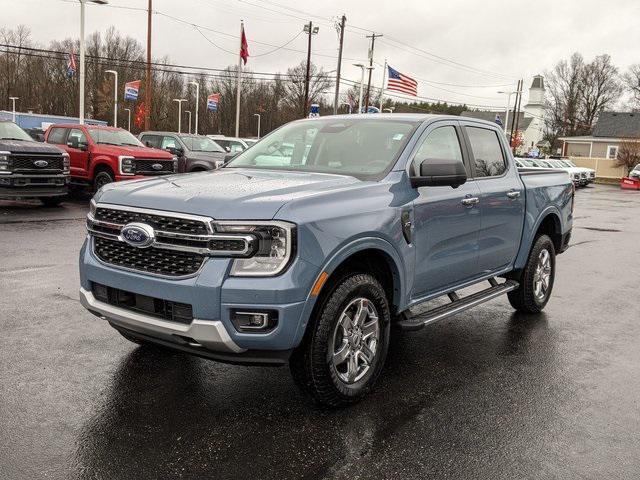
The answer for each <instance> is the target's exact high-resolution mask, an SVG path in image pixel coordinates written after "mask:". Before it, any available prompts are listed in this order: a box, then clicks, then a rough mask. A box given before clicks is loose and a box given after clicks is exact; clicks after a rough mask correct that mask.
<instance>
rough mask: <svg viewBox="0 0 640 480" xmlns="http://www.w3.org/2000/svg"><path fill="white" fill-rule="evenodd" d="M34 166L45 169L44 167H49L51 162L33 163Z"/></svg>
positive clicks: (40, 161) (37, 161)
mask: <svg viewBox="0 0 640 480" xmlns="http://www.w3.org/2000/svg"><path fill="white" fill-rule="evenodd" d="M33 164H34V165H35V166H36V167H39V168H44V167H47V166H48V165H49V162H47V161H46V160H36V161H35V162H33Z"/></svg>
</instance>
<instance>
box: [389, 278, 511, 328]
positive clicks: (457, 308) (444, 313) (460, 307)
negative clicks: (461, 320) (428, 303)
mask: <svg viewBox="0 0 640 480" xmlns="http://www.w3.org/2000/svg"><path fill="white" fill-rule="evenodd" d="M489 283H491V287H489V288H487V289H485V290H482V291H480V292H476V293H474V294H471V295H469V296H467V297H463V298H460V297H458V295H457V294H456V292H451V293H449V294H448V295H449V299H450V300H451V303H447V304H445V305H441V306H439V307H436V308H434V309H432V310H427V311H426V312H424V313H421V314H419V315H415V316H411V312H410V311H407V312H404V313H403V314H402V315H403V319H402V320H400V321H398V322H397V325H398V326H399V327H400V328H401V329H402V330H420V329H421V328H423V327H424V326H425V325H429V324H431V323H435V322H437V321H438V320H442V319H444V318H447V317H450V316H452V315H455V314H457V313H460V312H464V311H465V310H468V309H470V308H473V307H475V306H477V305H480V304H481V303H485V302H488V301H489V300H492V299H494V298H496V297H499V296H500V295H504V294H505V293H508V292H510V291H512V290H515V289H516V288H518V286H519V284H518V282H516V281H515V280H507V281H506V282H504V283H497V282H496V280H495V279H493V278H492V279H490V280H489Z"/></svg>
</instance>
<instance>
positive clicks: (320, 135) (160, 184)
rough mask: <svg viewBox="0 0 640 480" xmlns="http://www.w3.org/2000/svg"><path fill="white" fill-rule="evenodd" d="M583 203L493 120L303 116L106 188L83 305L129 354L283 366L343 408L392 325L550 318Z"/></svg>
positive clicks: (90, 224) (97, 201)
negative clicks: (182, 169) (238, 148)
mask: <svg viewBox="0 0 640 480" xmlns="http://www.w3.org/2000/svg"><path fill="white" fill-rule="evenodd" d="M573 203H574V190H573V185H572V182H571V180H570V179H569V177H568V176H567V174H566V172H564V171H559V170H551V169H549V170H542V169H535V170H531V171H527V170H526V169H525V170H521V171H518V170H517V169H516V166H515V163H514V160H513V157H512V156H511V154H510V152H509V148H508V145H507V142H506V139H505V136H504V134H503V133H502V132H501V130H500V129H499V128H498V127H497V125H495V124H492V123H489V122H484V121H480V120H474V119H466V118H465V119H462V118H460V117H447V116H437V115H404V114H381V115H353V116H347V115H344V116H334V117H323V118H317V119H306V120H300V121H295V122H292V123H289V124H287V125H285V126H283V127H281V128H279V129H278V130H276V131H274V132H272V133H271V134H269V135H267V136H266V137H264V138H263V139H262V140H260V141H259V142H258V143H257V144H256V145H254V146H253V147H252V148H250V149H248V150H246V151H245V152H243V153H241V154H240V155H238V156H237V157H236V158H235V159H234V160H232V161H231V162H230V163H229V164H228V165H226V166H225V167H224V168H221V169H219V170H216V171H211V172H205V173H197V174H184V175H171V176H164V177H158V178H153V179H147V180H132V181H128V182H120V183H118V184H108V185H105V186H104V187H103V188H102V189H100V191H98V192H97V193H96V195H95V197H94V198H93V200H92V202H91V210H90V213H89V215H88V218H87V229H88V235H87V238H86V241H85V243H84V246H83V248H82V251H81V253H80V279H81V289H80V299H81V302H82V304H83V305H84V306H85V307H86V308H87V309H88V310H89V311H91V312H92V313H93V314H95V315H96V316H98V317H99V318H102V319H105V320H107V321H108V322H109V323H110V324H111V326H112V327H114V328H115V329H116V330H117V331H118V332H119V333H120V334H122V336H124V337H125V338H126V339H128V340H131V341H133V342H136V343H140V344H157V345H161V346H164V347H169V348H172V349H175V350H180V351H183V352H189V353H192V354H195V355H199V356H202V357H207V358H211V359H215V360H219V361H224V362H230V363H240V364H261V365H264V364H271V365H283V364H287V363H288V364H289V366H290V369H291V372H292V374H293V377H294V379H295V381H296V383H298V384H299V385H300V387H301V388H302V390H303V391H305V392H306V393H308V394H310V395H311V396H312V397H314V398H315V399H316V400H317V401H318V402H320V403H323V404H327V405H331V406H340V405H345V404H349V403H353V402H355V401H357V400H358V399H360V398H361V397H362V396H363V395H365V394H366V393H367V392H368V391H369V390H370V389H371V387H372V385H373V384H374V382H375V381H376V379H377V377H378V376H379V374H380V371H381V369H382V367H383V365H384V363H385V357H386V354H387V348H388V345H389V338H390V335H394V334H396V331H401V330H403V329H404V330H416V329H419V328H421V327H424V326H425V325H428V324H430V323H432V322H435V321H437V320H440V319H443V318H446V317H448V316H450V315H453V314H456V313H458V312H461V311H463V310H465V309H468V308H471V307H474V306H477V305H479V304H481V303H483V302H485V301H488V300H490V299H492V298H495V297H497V296H499V295H502V294H507V295H508V298H509V301H510V303H511V305H512V306H513V307H514V308H515V309H516V310H519V311H522V312H539V311H540V310H542V309H543V308H544V306H545V305H546V303H547V302H548V301H549V297H550V295H551V292H552V289H553V282H554V275H555V268H556V255H557V254H559V253H561V252H562V251H563V250H565V249H566V248H567V245H568V243H569V237H570V234H571V227H572V217H573ZM481 282H486V288H485V289H478V287H477V286H476V287H475V289H473V290H475V293H471V294H465V293H464V292H461V290H462V289H466V287H470V286H473V285H475V284H480V283H481ZM465 291H468V290H465ZM437 297H443V298H442V300H444V301H446V302H447V303H445V304H443V303H442V301H440V302H438V306H436V307H433V308H426V307H427V306H428V305H429V304H428V305H421V304H424V303H425V302H427V301H429V300H433V299H436V298H437ZM447 297H448V298H447ZM432 303H433V302H432ZM419 305H420V309H419V310H420V313H419V314H418V313H415V312H416V308H415V307H417V306H419Z"/></svg>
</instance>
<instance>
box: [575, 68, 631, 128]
mask: <svg viewBox="0 0 640 480" xmlns="http://www.w3.org/2000/svg"><path fill="white" fill-rule="evenodd" d="M622 91H623V87H622V82H621V81H620V78H619V76H618V69H617V68H616V67H615V66H614V65H613V64H612V63H611V57H610V56H609V55H598V56H597V57H596V58H594V59H593V61H592V62H590V63H588V64H586V65H584V67H583V68H582V75H581V78H580V90H579V92H580V98H581V104H580V110H579V112H580V113H579V119H580V123H581V125H582V126H584V128H585V129H588V130H589V131H591V130H592V129H593V125H594V123H595V121H596V119H597V117H598V115H599V114H600V112H602V111H603V110H605V109H607V108H609V107H611V106H612V105H613V104H615V102H617V101H618V99H619V98H620V95H621V94H622Z"/></svg>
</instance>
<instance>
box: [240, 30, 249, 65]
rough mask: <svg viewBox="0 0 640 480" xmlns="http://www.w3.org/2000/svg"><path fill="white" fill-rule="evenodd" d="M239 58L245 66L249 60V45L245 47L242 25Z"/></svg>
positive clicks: (245, 39) (245, 38)
mask: <svg viewBox="0 0 640 480" xmlns="http://www.w3.org/2000/svg"><path fill="white" fill-rule="evenodd" d="M240 58H242V61H243V62H244V64H245V65H246V64H247V59H248V58H249V45H247V37H246V35H245V34H244V25H243V26H242V35H241V36H240Z"/></svg>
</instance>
